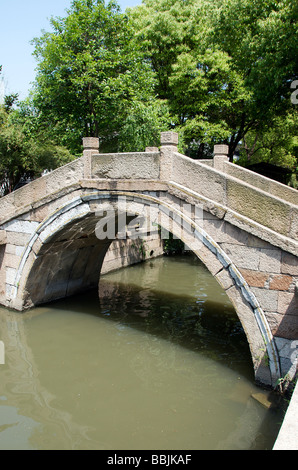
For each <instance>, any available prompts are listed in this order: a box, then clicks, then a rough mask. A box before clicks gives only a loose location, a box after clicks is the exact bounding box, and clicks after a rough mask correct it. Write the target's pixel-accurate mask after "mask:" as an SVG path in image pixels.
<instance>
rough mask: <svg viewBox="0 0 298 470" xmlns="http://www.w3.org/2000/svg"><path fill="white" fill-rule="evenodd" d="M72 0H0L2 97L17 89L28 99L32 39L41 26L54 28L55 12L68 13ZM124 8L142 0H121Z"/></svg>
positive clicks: (32, 69) (32, 66) (33, 64)
mask: <svg viewBox="0 0 298 470" xmlns="http://www.w3.org/2000/svg"><path fill="white" fill-rule="evenodd" d="M71 3H72V1H71V0H0V65H2V74H1V75H0V99H1V93H3V89H4V91H5V94H6V95H7V94H10V93H18V94H19V99H20V100H23V99H25V98H26V97H27V96H28V94H29V90H30V88H31V83H32V82H33V81H34V79H35V68H36V60H35V58H34V57H33V55H32V53H33V51H34V46H33V45H32V44H31V41H32V39H33V38H35V37H40V36H41V34H42V30H45V31H51V25H50V21H49V20H50V18H51V17H52V16H54V17H57V16H62V17H64V16H66V10H67V9H69V7H70V5H71ZM118 4H119V5H120V7H121V9H122V11H124V10H125V9H126V8H127V7H134V6H136V5H139V4H141V0H118Z"/></svg>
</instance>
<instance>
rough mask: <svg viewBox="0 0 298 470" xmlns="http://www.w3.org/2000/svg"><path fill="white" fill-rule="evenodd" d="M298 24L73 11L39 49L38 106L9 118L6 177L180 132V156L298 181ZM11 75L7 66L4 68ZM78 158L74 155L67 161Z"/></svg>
mask: <svg viewBox="0 0 298 470" xmlns="http://www.w3.org/2000/svg"><path fill="white" fill-rule="evenodd" d="M297 17H298V5H297V2H295V1H294V0H283V1H278V2H277V1H274V0H255V1H252V0H216V1H214V0H143V2H142V4H141V5H139V6H138V7H136V8H132V9H128V10H127V11H126V13H125V14H123V13H121V11H120V8H119V6H118V4H117V3H116V2H113V1H111V2H109V3H107V4H106V3H105V1H104V0H73V1H72V3H71V6H70V9H69V10H68V12H67V15H66V17H65V18H52V19H51V27H52V31H51V32H44V33H43V34H42V36H41V37H40V38H36V39H34V40H33V44H34V46H35V51H34V55H35V57H36V59H37V78H36V83H35V86H34V89H33V91H32V94H31V96H30V97H29V98H28V99H27V100H25V101H24V102H22V103H18V106H17V108H16V106H15V105H16V100H17V95H15V94H12V95H10V96H7V97H6V98H5V103H4V106H2V108H1V110H0V152H1V153H0V173H1V175H2V178H3V175H6V174H7V175H10V176H9V179H11V181H12V183H11V186H12V184H13V182H14V181H16V180H17V178H18V177H19V175H20V174H22V172H32V173H33V174H34V175H37V174H38V173H39V172H40V171H42V170H43V169H45V168H47V169H52V168H56V167H57V166H59V165H61V164H64V163H66V162H67V161H69V160H70V159H71V158H73V157H72V155H80V154H81V150H82V148H81V143H82V137H84V136H98V137H100V143H101V151H143V150H144V149H145V147H147V146H158V145H159V137H160V132H161V131H165V130H170V129H174V130H176V131H178V132H179V137H180V138H179V150H180V151H181V152H183V153H186V154H187V155H189V156H191V157H193V158H210V157H211V156H212V152H213V146H214V144H216V143H227V144H228V145H229V149H230V160H231V161H232V160H233V157H234V154H235V152H236V151H238V150H239V148H241V152H240V160H239V162H240V163H241V164H243V165H247V164H249V163H254V162H259V161H265V162H271V163H275V164H277V165H282V166H286V167H288V168H291V169H292V171H293V175H294V176H293V178H292V179H293V181H292V183H291V184H292V185H294V186H295V184H296V183H295V174H296V171H297V141H298V137H297V106H295V105H294V104H292V103H291V99H290V96H291V93H292V90H291V83H292V82H293V81H294V80H296V79H297V77H298V71H297V41H298V40H297V37H298V35H297ZM0 71H1V67H0ZM65 148H67V149H68V150H65Z"/></svg>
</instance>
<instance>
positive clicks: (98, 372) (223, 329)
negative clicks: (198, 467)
mask: <svg viewBox="0 0 298 470" xmlns="http://www.w3.org/2000/svg"><path fill="white" fill-rule="evenodd" d="M2 313H3V314H1V315H0V318H1V322H0V325H1V328H0V329H1V337H2V338H3V340H4V341H5V344H6V345H7V361H6V364H5V366H4V367H5V369H3V370H2V369H1V373H2V372H4V375H2V377H4V380H3V381H2V385H3V388H2V392H1V396H2V399H1V401H0V416H1V420H2V421H1V422H0V426H2V428H0V448H5V447H6V445H7V442H8V441H9V443H10V448H14V449H18V448H20V447H22V448H34V449H128V450H130V449H149V450H151V449H152V450H158V449H161V450H164V449H171V450H173V449H187V450H191V449H250V448H261V449H263V448H271V447H272V445H273V442H274V439H275V436H276V434H277V432H278V423H279V422H281V419H280V416H279V415H278V414H276V413H273V412H272V411H271V410H269V411H268V410H265V409H264V408H262V407H261V405H260V404H259V403H257V402H256V401H254V400H253V399H252V398H251V394H252V393H253V392H255V391H259V389H258V388H256V387H255V385H254V383H253V370H252V364H251V362H250V361H251V360H250V353H249V349H248V345H247V343H246V337H245V335H244V332H243V331H242V330H241V326H240V323H239V321H238V319H237V316H236V314H235V312H234V311H233V309H232V307H231V304H230V303H229V301H228V299H227V298H226V296H225V294H224V293H223V291H222V290H221V289H220V288H219V286H218V284H217V282H216V281H214V279H213V278H212V276H210V274H209V273H208V271H207V270H206V269H205V268H204V267H203V266H201V265H200V263H199V262H198V261H197V260H196V259H194V258H191V257H180V258H176V259H174V258H164V257H163V258H159V259H156V260H153V261H149V262H146V263H143V264H140V265H137V266H133V267H130V268H125V269H123V270H119V271H117V272H114V273H110V274H108V275H105V276H103V277H102V279H101V282H100V301H99V302H98V294H97V292H89V293H86V294H85V295H84V296H77V297H74V298H70V299H65V300H63V301H59V302H55V303H53V304H51V305H48V306H44V307H42V308H38V309H35V310H33V311H32V312H31V313H26V314H24V315H21V316H20V315H19V314H12V313H11V314H10V316H7V311H5V309H4V310H3V312H2ZM8 331H10V334H7V332H8ZM5 332H6V335H5ZM1 409H2V411H3V413H1ZM7 410H10V414H9V416H8V411H7ZM4 411H6V412H4ZM28 423H29V424H28ZM25 424H26V426H25ZM12 425H13V426H12ZM7 426H8V427H7ZM1 431H2V432H1Z"/></svg>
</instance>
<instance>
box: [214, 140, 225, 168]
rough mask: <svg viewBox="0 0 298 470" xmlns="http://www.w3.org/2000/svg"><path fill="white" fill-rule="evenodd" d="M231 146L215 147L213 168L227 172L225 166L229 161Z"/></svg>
mask: <svg viewBox="0 0 298 470" xmlns="http://www.w3.org/2000/svg"><path fill="white" fill-rule="evenodd" d="M228 155H229V146H228V145H223V144H221V145H214V157H213V168H215V170H219V171H223V172H224V171H225V169H224V164H225V162H228V161H229V157H228Z"/></svg>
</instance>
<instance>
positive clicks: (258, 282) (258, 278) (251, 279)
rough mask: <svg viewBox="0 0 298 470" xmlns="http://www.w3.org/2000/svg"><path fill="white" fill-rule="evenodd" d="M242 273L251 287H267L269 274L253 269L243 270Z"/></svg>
mask: <svg viewBox="0 0 298 470" xmlns="http://www.w3.org/2000/svg"><path fill="white" fill-rule="evenodd" d="M240 272H241V274H242V276H243V277H244V279H245V280H246V282H247V283H248V285H249V286H251V287H265V284H266V282H267V281H268V279H269V276H268V274H267V273H262V272H260V271H252V270H251V269H243V268H241V269H240Z"/></svg>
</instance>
